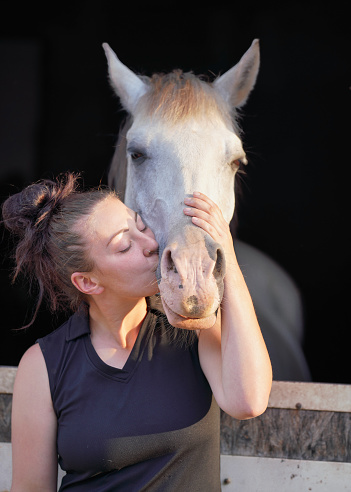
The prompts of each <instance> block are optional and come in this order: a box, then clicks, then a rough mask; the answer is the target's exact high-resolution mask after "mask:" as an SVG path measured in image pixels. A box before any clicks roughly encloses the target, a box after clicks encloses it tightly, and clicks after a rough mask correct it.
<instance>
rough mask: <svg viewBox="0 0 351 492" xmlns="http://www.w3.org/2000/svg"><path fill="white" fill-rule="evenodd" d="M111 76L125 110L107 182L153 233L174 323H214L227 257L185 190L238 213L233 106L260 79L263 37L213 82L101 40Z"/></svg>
mask: <svg viewBox="0 0 351 492" xmlns="http://www.w3.org/2000/svg"><path fill="white" fill-rule="evenodd" d="M103 47H104V50H105V54H106V57H107V61H108V69H109V78H110V82H111V85H112V87H113V89H114V91H115V92H116V94H117V95H118V96H119V98H120V101H121V104H122V106H123V108H124V109H125V110H126V111H127V112H128V114H129V117H128V121H127V124H126V125H125V127H124V128H123V129H122V131H121V133H120V137H119V141H118V143H117V150H116V153H115V156H114V158H113V162H112V165H111V168H110V173H109V184H110V185H111V186H114V187H115V188H116V189H117V191H118V192H119V193H120V195H121V197H122V199H123V200H124V202H125V204H126V205H127V206H128V207H130V208H131V209H133V210H135V211H137V212H138V213H139V214H140V216H141V218H142V219H143V221H144V223H146V224H147V225H148V226H149V227H150V228H151V229H152V230H153V231H154V233H155V236H156V240H157V241H158V243H159V253H160V261H159V266H158V270H157V279H158V283H159V289H160V295H161V299H162V303H163V307H164V310H165V313H166V315H167V318H168V320H169V322H170V323H171V324H172V325H173V326H176V327H181V328H187V329H202V328H209V327H211V326H213V324H214V322H215V319H216V312H217V309H218V307H219V305H220V302H221V299H222V295H223V278H224V275H225V270H226V265H225V258H224V253H223V250H222V248H221V246H220V245H219V244H216V243H215V242H214V241H213V240H212V238H211V237H210V236H209V235H208V234H206V233H205V232H204V231H203V230H202V229H200V228H198V227H196V226H195V225H193V224H192V222H191V219H190V218H189V217H186V216H185V215H184V213H183V208H184V197H185V196H186V195H189V194H192V193H193V191H200V192H202V193H204V194H206V195H207V196H209V198H211V199H212V200H213V201H214V202H215V203H217V204H218V205H219V207H220V208H221V210H222V212H223V215H224V218H225V219H226V220H227V221H228V222H230V220H231V218H232V216H233V213H234V205H235V198H234V178H235V174H236V172H237V170H238V167H239V164H240V163H241V162H242V163H244V164H246V157H245V152H244V150H243V146H242V142H241V139H240V131H239V127H238V124H237V119H236V115H237V112H236V108H238V107H240V106H242V105H243V104H244V103H245V102H246V100H247V97H248V95H249V93H250V92H251V90H252V88H253V87H254V84H255V81H256V77H257V73H258V68H259V43H258V40H254V41H253V43H252V45H251V47H250V48H249V50H248V51H247V52H246V53H245V54H244V55H243V57H242V58H241V60H240V61H239V62H238V63H237V64H236V65H235V66H234V67H232V68H231V69H230V70H228V71H227V72H226V73H224V74H223V75H221V76H220V77H218V78H217V79H216V80H214V81H213V82H212V83H210V82H206V81H204V80H203V79H201V78H200V77H197V76H195V75H194V74H192V73H183V72H182V71H180V70H175V71H173V72H171V73H168V74H154V75H153V76H152V77H151V78H148V77H144V76H143V77H140V76H138V75H137V74H135V73H134V72H133V71H131V70H130V69H129V68H128V67H127V66H125V65H124V64H123V63H121V61H120V60H119V59H118V58H117V56H116V54H115V53H114V52H113V51H112V49H111V48H110V47H109V45H107V44H104V45H103Z"/></svg>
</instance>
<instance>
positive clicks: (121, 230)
mask: <svg viewBox="0 0 351 492" xmlns="http://www.w3.org/2000/svg"><path fill="white" fill-rule="evenodd" d="M137 220H138V214H137V212H134V221H135V223H136V222H137ZM121 232H129V228H128V227H127V228H123V229H120V230H119V231H117V232H114V233H113V234H112V236H111V237H110V239H109V240H108V241H107V243H106V248H107V247H108V245H109V244H110V242H111V241H112V239H113V238H114V237H116V236H118V234H121Z"/></svg>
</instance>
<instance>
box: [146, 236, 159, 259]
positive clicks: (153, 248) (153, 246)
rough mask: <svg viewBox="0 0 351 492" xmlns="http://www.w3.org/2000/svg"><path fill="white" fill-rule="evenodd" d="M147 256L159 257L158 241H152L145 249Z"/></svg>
mask: <svg viewBox="0 0 351 492" xmlns="http://www.w3.org/2000/svg"><path fill="white" fill-rule="evenodd" d="M144 255H145V256H152V255H158V242H157V241H156V239H152V240H151V241H150V243H149V244H148V247H147V248H145V249H144Z"/></svg>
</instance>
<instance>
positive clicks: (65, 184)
mask: <svg viewBox="0 0 351 492" xmlns="http://www.w3.org/2000/svg"><path fill="white" fill-rule="evenodd" d="M76 179H77V177H76V176H74V175H73V174H71V173H68V174H67V175H64V176H63V177H62V178H58V180H57V181H56V182H55V181H51V180H49V179H46V180H42V181H39V182H38V183H34V184H31V185H29V186H27V187H26V188H24V190H22V191H21V192H20V193H16V194H15V195H12V196H10V197H9V198H8V199H7V200H6V201H5V202H4V203H3V206H2V216H3V220H4V225H5V227H6V228H7V229H9V230H10V231H11V232H12V233H14V234H16V235H17V236H20V237H21V236H23V235H24V234H25V232H26V231H28V229H36V230H38V231H41V230H43V229H44V228H45V227H46V226H47V225H48V223H49V221H50V218H51V216H52V214H53V213H54V211H55V210H58V209H59V206H60V205H61V204H62V201H63V199H64V198H66V197H67V196H68V195H70V194H71V193H72V192H73V191H74V190H75V188H76Z"/></svg>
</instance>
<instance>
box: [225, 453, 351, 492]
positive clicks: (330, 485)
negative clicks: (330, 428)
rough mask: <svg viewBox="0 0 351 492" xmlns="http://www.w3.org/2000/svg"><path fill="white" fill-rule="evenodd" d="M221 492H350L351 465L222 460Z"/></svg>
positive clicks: (298, 461) (252, 459) (268, 460)
mask: <svg viewBox="0 0 351 492" xmlns="http://www.w3.org/2000/svg"><path fill="white" fill-rule="evenodd" d="M221 482H222V492H273V491H277V492H310V491H312V492H349V491H350V490H351V464H350V463H335V462H328V461H323V462H321V461H301V460H281V459H275V458H250V457H243V456H223V455H222V456H221Z"/></svg>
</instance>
